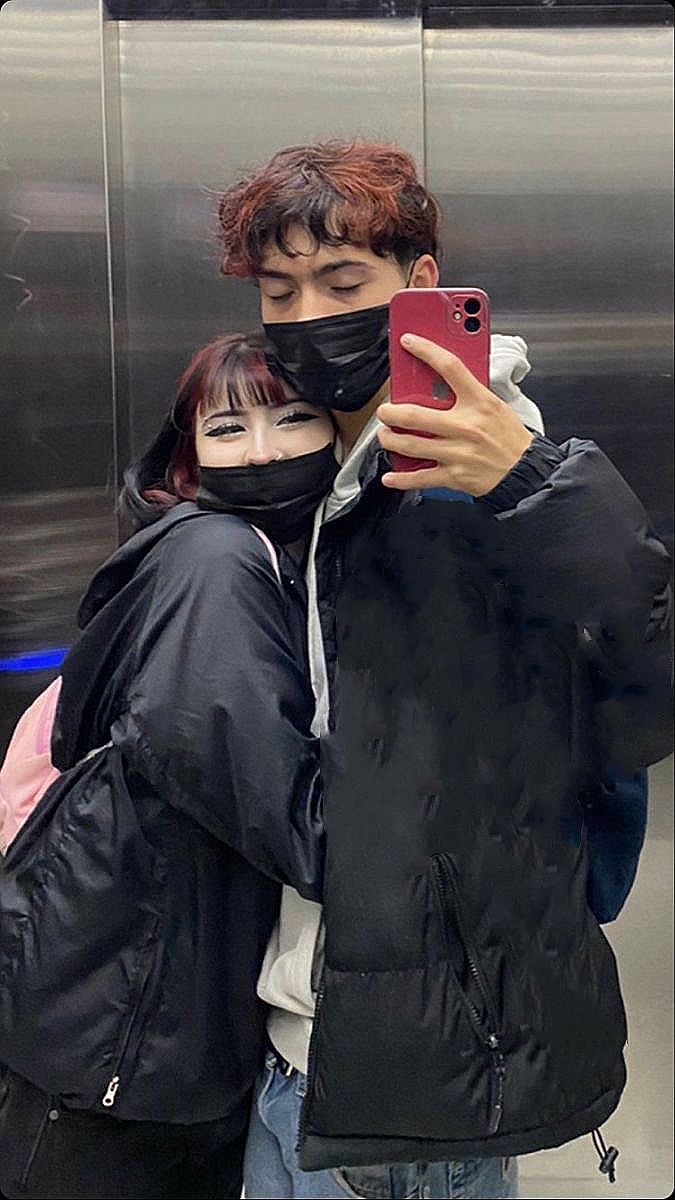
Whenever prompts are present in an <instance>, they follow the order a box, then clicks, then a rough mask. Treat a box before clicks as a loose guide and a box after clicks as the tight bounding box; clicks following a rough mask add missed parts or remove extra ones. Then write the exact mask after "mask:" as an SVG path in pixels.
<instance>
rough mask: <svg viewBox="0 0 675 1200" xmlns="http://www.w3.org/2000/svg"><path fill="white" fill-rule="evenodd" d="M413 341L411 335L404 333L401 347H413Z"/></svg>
mask: <svg viewBox="0 0 675 1200" xmlns="http://www.w3.org/2000/svg"><path fill="white" fill-rule="evenodd" d="M412 340H413V339H412V334H411V333H404V334H403V335H402V337H401V345H402V346H412Z"/></svg>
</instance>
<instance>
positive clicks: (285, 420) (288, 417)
mask: <svg viewBox="0 0 675 1200" xmlns="http://www.w3.org/2000/svg"><path fill="white" fill-rule="evenodd" d="M317 419H318V416H317V414H316V413H308V412H302V411H300V412H290V413H284V415H283V416H282V417H279V419H278V420H277V421H275V422H274V424H275V425H276V426H277V427H278V426H283V425H286V426H288V425H300V424H304V423H306V422H307V421H316V420H317ZM249 432H250V431H249V428H248V426H247V425H243V424H242V423H241V422H240V421H226V422H223V423H222V424H221V425H216V426H214V427H213V428H212V429H205V430H204V436H205V437H227V436H228V435H230V434H235V433H249Z"/></svg>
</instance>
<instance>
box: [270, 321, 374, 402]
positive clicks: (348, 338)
mask: <svg viewBox="0 0 675 1200" xmlns="http://www.w3.org/2000/svg"><path fill="white" fill-rule="evenodd" d="M264 329H265V333H266V334H267V337H268V340H269V342H270V344H271V348H270V350H269V351H268V352H267V354H266V355H265V357H266V359H267V364H268V366H269V368H270V370H271V371H272V372H273V374H275V375H280V376H281V378H282V379H284V380H285V381H286V383H287V384H288V385H289V386H290V387H291V388H292V389H293V391H294V392H296V393H297V394H298V395H299V396H301V397H302V398H303V399H304V400H307V401H309V403H311V404H316V405H317V406H319V407H321V408H328V409H335V410H336V411H337V412H356V411H357V410H358V409H359V408H363V407H364V405H366V404H367V403H368V401H369V400H371V399H372V397H373V396H374V395H375V393H376V392H377V391H379V389H380V388H381V387H382V384H383V383H385V382H386V380H387V378H388V376H389V305H388V304H378V305H377V307H376V308H362V309H361V310H360V311H358V312H348V313H339V314H338V315H337V316H332V317H317V318H316V319H315V320H312V321H281V322H278V323H270V324H266V325H265V326H264Z"/></svg>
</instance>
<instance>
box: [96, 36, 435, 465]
mask: <svg viewBox="0 0 675 1200" xmlns="http://www.w3.org/2000/svg"><path fill="white" fill-rule="evenodd" d="M106 36H107V39H108V42H109V43H110V42H112V41H113V40H114V39H115V38H117V39H118V44H117V46H116V47H110V48H109V53H110V55H111V58H112V57H115V56H116V57H117V61H118V64H119V103H118V105H117V108H116V111H117V112H118V114H119V116H118V119H119V125H120V129H119V137H117V138H116V140H117V143H118V145H119V150H120V154H121V158H120V159H119V160H118V161H113V162H112V163H111V183H112V185H113V191H114V193H115V194H116V195H118V196H119V197H120V203H119V205H117V206H116V213H115V221H116V223H117V222H119V226H120V228H121V231H122V235H123V243H124V247H123V248H124V253H125V262H124V263H123V264H120V266H119V269H117V270H115V272H114V289H115V301H116V304H117V309H118V313H119V314H120V315H119V321H118V325H119V326H120V333H121V336H120V339H119V375H118V383H119V395H120V408H121V409H124V410H125V411H127V412H128V414H129V418H128V419H129V428H130V441H131V449H132V451H133V452H136V451H137V450H138V449H139V448H140V447H141V446H142V445H143V443H144V442H145V441H146V440H147V439H148V438H149V436H150V435H151V433H152V432H153V431H154V429H155V428H156V425H157V419H158V415H159V413H160V412H161V411H162V408H163V406H165V405H166V404H167V402H168V397H169V395H170V392H171V389H172V387H173V383H174V380H175V379H176V377H177V375H178V373H179V371H180V370H181V369H182V367H183V366H184V365H185V362H186V361H187V358H188V356H189V355H190V353H191V352H192V351H193V350H194V349H196V347H197V346H198V345H200V344H201V343H202V342H204V341H206V340H207V339H208V338H209V337H212V336H214V335H215V334H216V333H217V332H219V331H222V330H223V329H230V330H234V329H239V328H242V327H243V328H247V327H248V328H250V327H252V326H253V325H254V324H255V323H256V322H257V319H258V315H257V293H256V292H255V291H254V289H253V288H252V287H251V285H249V284H246V283H242V282H237V281H232V280H225V279H223V278H222V277H221V276H220V275H219V273H218V266H217V254H216V243H215V236H214V235H215V228H216V223H215V207H216V200H215V193H216V192H217V190H218V189H222V187H223V186H224V185H226V184H228V183H230V182H232V181H233V180H234V179H235V178H236V177H237V176H238V175H239V174H240V173H241V172H242V171H244V170H245V169H247V168H248V167H250V166H254V165H256V164H257V163H258V162H259V161H261V160H264V159H265V157H267V156H269V155H271V154H272V153H273V152H274V150H275V149H279V148H280V147H281V146H284V145H289V144H291V143H293V142H301V141H309V140H311V139H313V138H327V137H336V136H337V137H339V136H349V135H354V134H363V135H372V136H375V137H384V138H395V139H397V140H398V141H400V142H401V143H402V144H403V145H404V146H405V147H406V148H407V149H409V150H410V151H411V152H412V153H413V154H414V155H415V157H416V158H417V160H418V161H419V162H420V164H422V156H423V137H422V133H423V127H422V114H423V106H422V42H421V26H420V22H419V21H418V20H416V19H411V20H400V21H396V20H392V21H368V20H365V21H357V20H341V21H331V20H325V21H312V20H307V21H255V20H249V21H234V20H233V21H190V22H183V21H172V22H144V21H128V22H125V21H120V22H119V23H111V24H110V25H109V26H108V27H107V29H106Z"/></svg>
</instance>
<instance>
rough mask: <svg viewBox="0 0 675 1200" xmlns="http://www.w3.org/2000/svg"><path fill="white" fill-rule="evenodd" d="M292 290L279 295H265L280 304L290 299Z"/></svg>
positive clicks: (274, 302) (267, 298)
mask: <svg viewBox="0 0 675 1200" xmlns="http://www.w3.org/2000/svg"><path fill="white" fill-rule="evenodd" d="M292 295H293V293H292V292H282V293H281V295H279V296H267V295H266V296H265V299H266V300H271V301H272V303H273V304H278V303H280V302H281V301H283V300H290V298H291V296H292Z"/></svg>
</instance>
